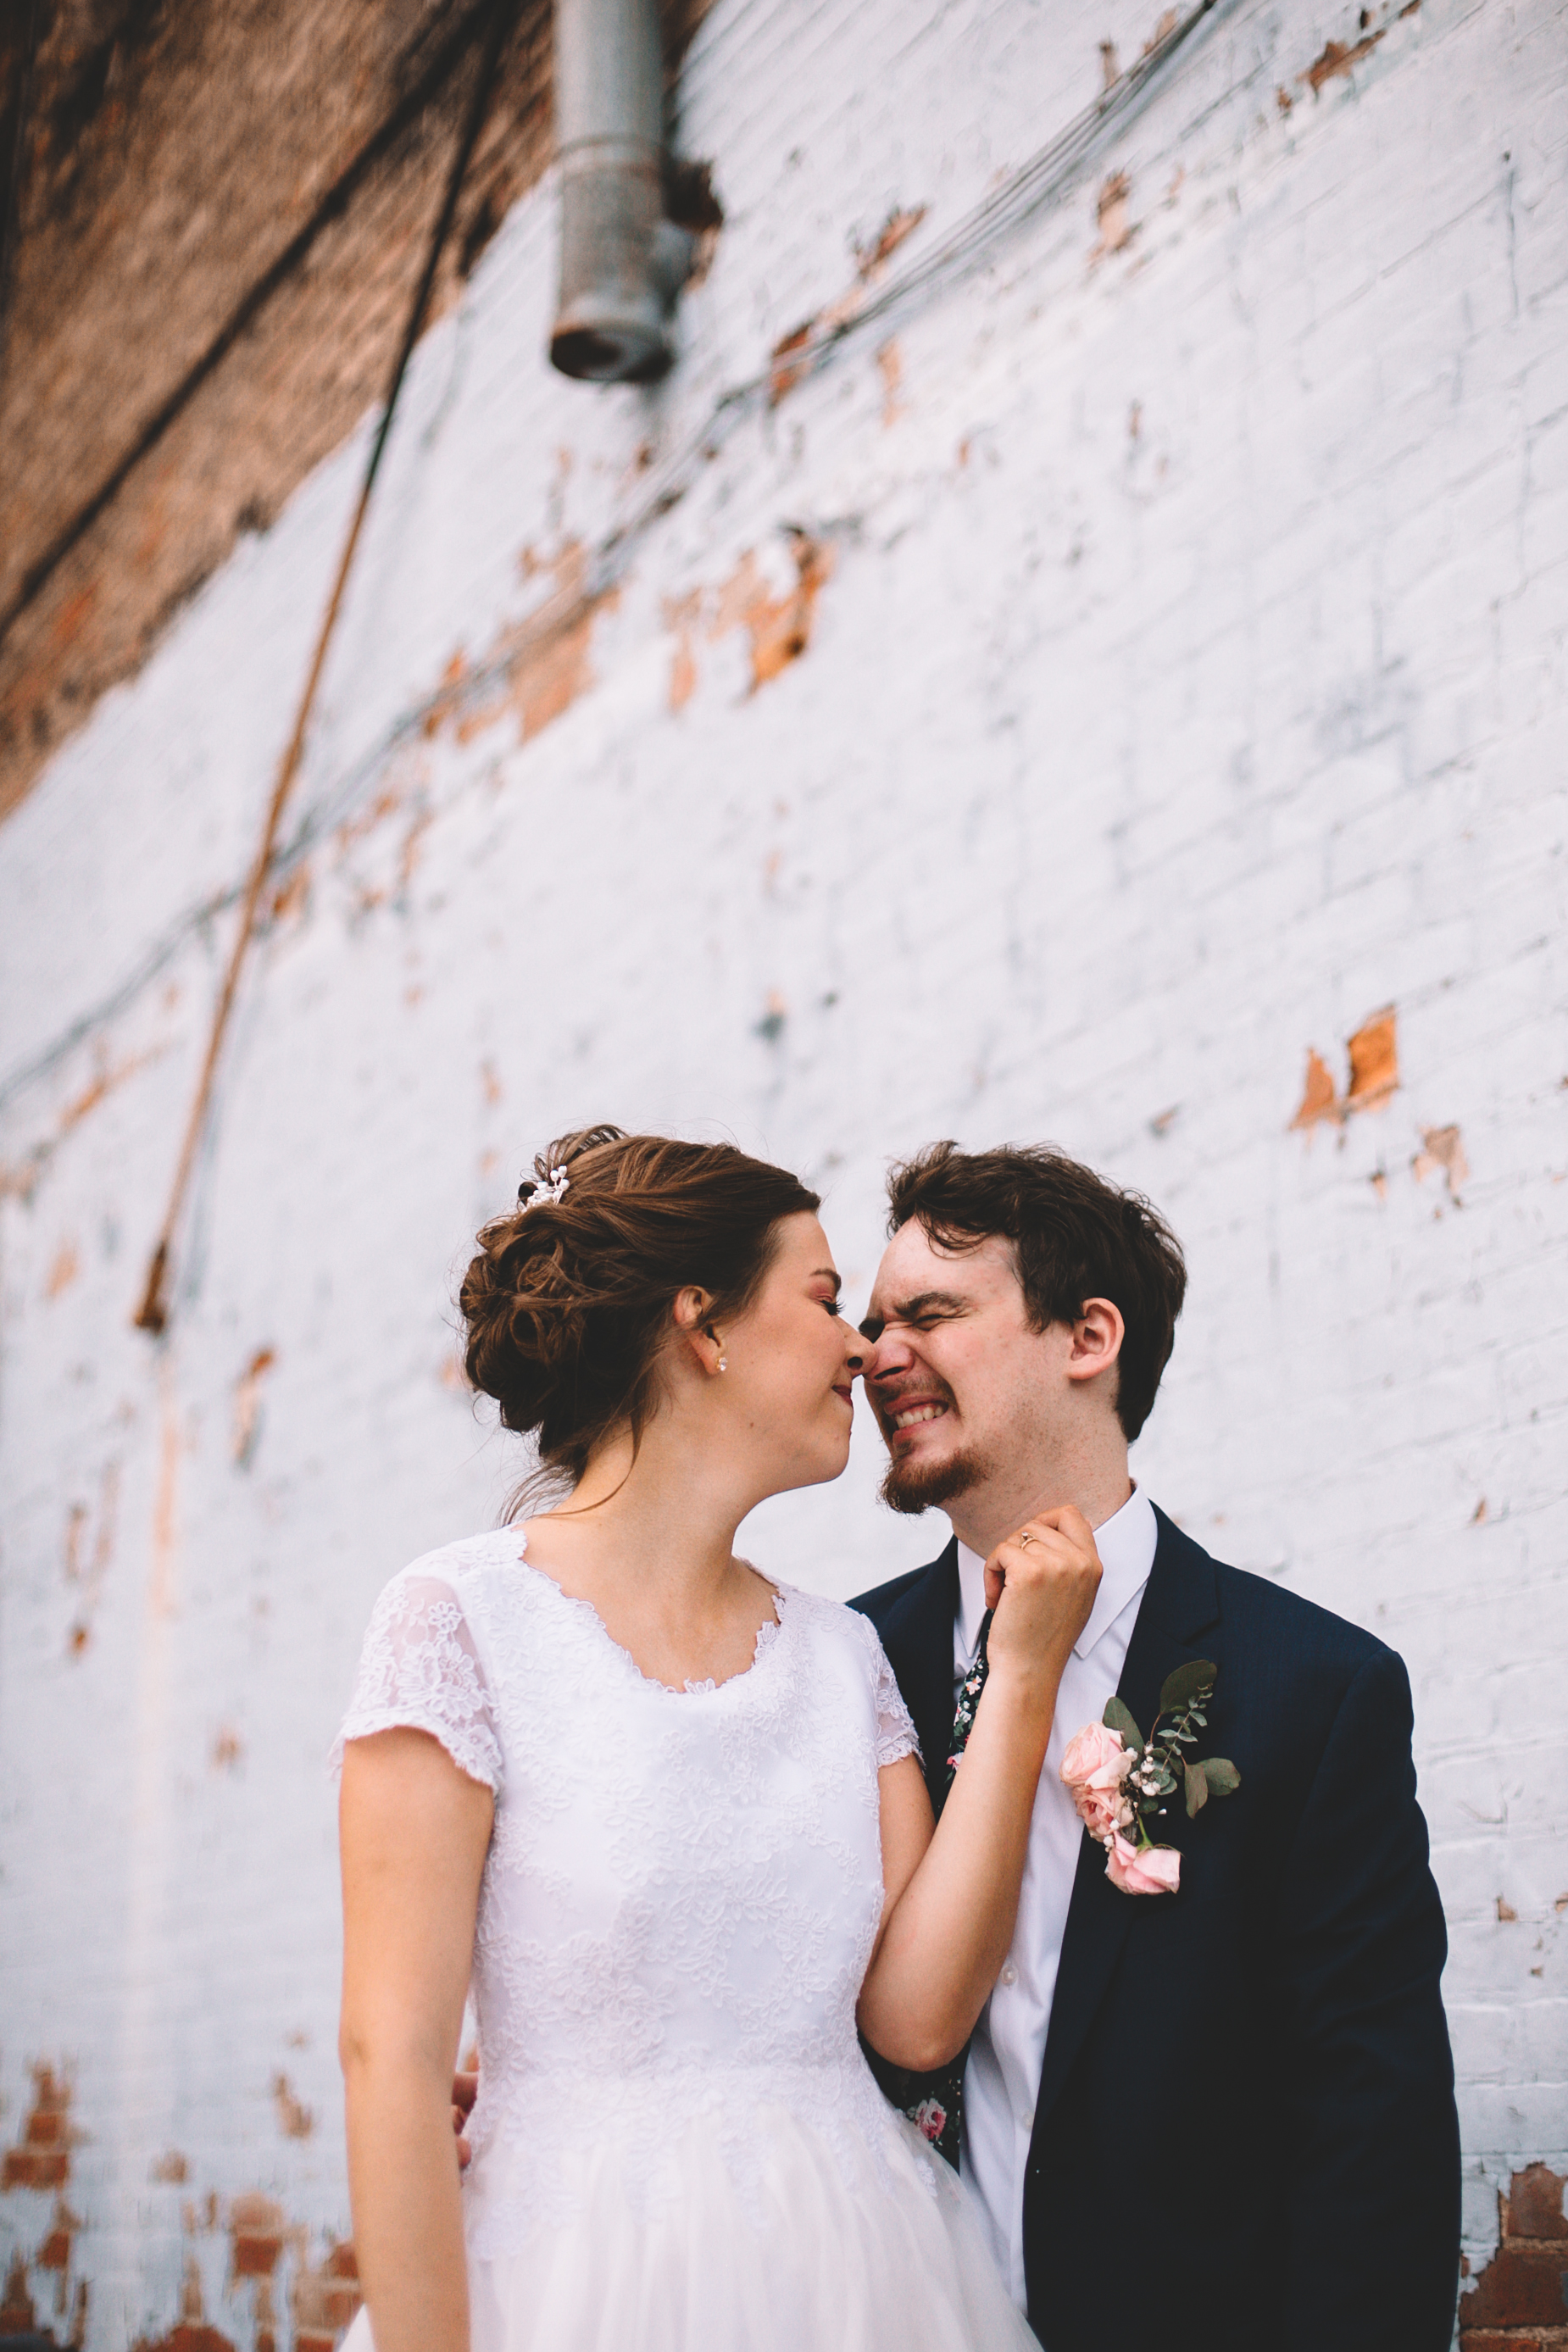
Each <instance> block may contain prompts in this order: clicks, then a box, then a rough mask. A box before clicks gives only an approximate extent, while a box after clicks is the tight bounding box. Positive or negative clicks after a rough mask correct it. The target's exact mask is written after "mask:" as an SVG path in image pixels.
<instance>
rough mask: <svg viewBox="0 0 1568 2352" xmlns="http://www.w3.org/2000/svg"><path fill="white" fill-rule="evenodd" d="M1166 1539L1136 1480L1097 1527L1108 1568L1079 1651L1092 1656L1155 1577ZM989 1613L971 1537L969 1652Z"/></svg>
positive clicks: (962, 1572) (965, 1636)
mask: <svg viewBox="0 0 1568 2352" xmlns="http://www.w3.org/2000/svg"><path fill="white" fill-rule="evenodd" d="M1159 1539H1160V1529H1159V1524H1158V1522H1157V1521H1156V1519H1155V1517H1154V1506H1153V1504H1152V1502H1151V1501H1150V1500H1149V1497H1148V1496H1147V1495H1145V1494H1143V1493H1142V1491H1141V1490H1140V1489H1139V1488H1138V1487H1136V1486H1134V1488H1133V1489H1132V1492H1131V1495H1130V1496H1129V1497H1128V1499H1127V1501H1126V1502H1125V1503H1123V1504H1122V1506H1121V1509H1120V1510H1119V1511H1112V1513H1111V1515H1110V1517H1109V1518H1108V1519H1104V1520H1102V1521H1101V1522H1100V1526H1099V1527H1098V1528H1096V1529H1095V1531H1094V1548H1095V1549H1096V1551H1098V1552H1099V1554H1100V1567H1101V1569H1102V1570H1103V1571H1104V1573H1103V1574H1102V1575H1101V1577H1100V1591H1098V1592H1097V1593H1096V1594H1095V1596H1094V1607H1093V1608H1092V1609H1091V1610H1090V1611H1089V1622H1088V1623H1087V1624H1086V1625H1085V1627H1084V1629H1083V1631H1082V1633H1080V1634H1079V1637H1078V1640H1077V1641H1076V1642H1075V1643H1073V1645H1072V1646H1073V1655H1074V1656H1075V1657H1077V1658H1087V1657H1088V1655H1089V1652H1090V1651H1091V1650H1092V1649H1093V1648H1094V1646H1095V1644H1096V1643H1097V1642H1098V1641H1099V1640H1100V1636H1101V1634H1102V1633H1108V1632H1109V1631H1110V1627H1111V1626H1112V1625H1114V1624H1115V1622H1116V1621H1117V1619H1118V1618H1119V1617H1120V1616H1121V1612H1122V1611H1123V1610H1124V1609H1125V1608H1126V1607H1127V1605H1128V1603H1129V1602H1130V1601H1135V1600H1136V1599H1137V1597H1138V1595H1139V1594H1140V1593H1141V1592H1142V1590H1143V1587H1144V1586H1145V1585H1146V1584H1147V1583H1148V1581H1149V1571H1150V1570H1151V1569H1152V1567H1153V1565H1154V1549H1155V1546H1156V1545H1157V1544H1158V1542H1159ZM984 1614H985V1562H984V1559H982V1558H981V1556H980V1554H979V1553H978V1552H975V1551H971V1550H970V1549H969V1546H968V1545H967V1544H966V1543H960V1545H959V1547H958V1633H959V1639H960V1641H961V1642H962V1643H963V1649H964V1654H965V1655H966V1656H967V1657H973V1655H974V1645H975V1643H976V1642H978V1641H979V1639H980V1621H981V1619H982V1617H984Z"/></svg>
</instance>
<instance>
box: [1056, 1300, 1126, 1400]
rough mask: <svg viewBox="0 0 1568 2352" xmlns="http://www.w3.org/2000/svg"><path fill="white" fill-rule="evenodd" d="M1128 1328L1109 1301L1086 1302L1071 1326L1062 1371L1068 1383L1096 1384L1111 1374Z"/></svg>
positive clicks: (1119, 1311) (1119, 1308)
mask: <svg viewBox="0 0 1568 2352" xmlns="http://www.w3.org/2000/svg"><path fill="white" fill-rule="evenodd" d="M1126 1336H1127V1326H1126V1324H1125V1322H1124V1321H1123V1320H1122V1315H1121V1307H1118V1306H1117V1304H1116V1302H1115V1300H1114V1299H1111V1298H1086V1299H1085V1300H1084V1302H1083V1305H1082V1307H1081V1308H1080V1309H1079V1315H1078V1318H1077V1320H1076V1321H1075V1322H1074V1324H1073V1325H1072V1346H1071V1349H1069V1351H1068V1360H1067V1363H1066V1366H1065V1367H1064V1369H1065V1370H1066V1372H1067V1376H1068V1380H1069V1381H1097V1380H1099V1379H1100V1377H1101V1375H1102V1374H1103V1373H1106V1372H1114V1370H1115V1368H1116V1362H1117V1359H1118V1358H1119V1357H1120V1355H1121V1342H1122V1340H1123V1339H1125V1338H1126Z"/></svg>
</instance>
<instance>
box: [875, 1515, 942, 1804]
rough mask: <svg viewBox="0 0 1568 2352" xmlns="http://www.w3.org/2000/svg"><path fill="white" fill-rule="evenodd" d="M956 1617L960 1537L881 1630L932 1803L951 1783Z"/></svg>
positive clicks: (921, 1579) (914, 1587)
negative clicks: (910, 1719)
mask: <svg viewBox="0 0 1568 2352" xmlns="http://www.w3.org/2000/svg"><path fill="white" fill-rule="evenodd" d="M957 1615H958V1538H957V1537H956V1536H954V1537H953V1538H952V1541H951V1542H950V1543H949V1545H948V1547H947V1549H946V1550H945V1551H944V1552H943V1553H942V1557H941V1559H933V1560H932V1562H931V1566H930V1567H929V1568H928V1569H927V1570H926V1571H925V1573H924V1574H923V1575H922V1576H921V1578H920V1579H919V1580H918V1581H917V1582H916V1583H914V1584H913V1585H911V1586H910V1590H909V1591H908V1592H907V1593H905V1595H904V1597H903V1599H902V1600H901V1601H899V1602H898V1603H897V1604H896V1605H895V1607H894V1608H893V1610H892V1611H891V1612H890V1613H889V1617H888V1619H887V1621H886V1622H885V1623H884V1624H883V1626H882V1629H881V1631H882V1646H883V1648H884V1649H885V1650H886V1651H887V1654H888V1663H889V1665H890V1666H891V1667H892V1669H893V1672H894V1674H895V1675H897V1676H898V1679H899V1688H900V1690H901V1691H902V1693H903V1695H904V1705H905V1706H907V1707H908V1708H909V1710H910V1716H911V1717H913V1720H914V1727H915V1734H916V1737H917V1738H918V1739H919V1740H920V1743H921V1756H922V1758H923V1759H924V1761H925V1775H926V1786H927V1788H928V1789H930V1790H931V1804H932V1806H933V1808H934V1807H936V1806H938V1805H939V1804H940V1802H941V1797H942V1790H943V1789H944V1787H945V1785H946V1781H947V1748H948V1741H949V1738H951V1736H952V1627H953V1621H954V1619H955V1618H956V1617H957Z"/></svg>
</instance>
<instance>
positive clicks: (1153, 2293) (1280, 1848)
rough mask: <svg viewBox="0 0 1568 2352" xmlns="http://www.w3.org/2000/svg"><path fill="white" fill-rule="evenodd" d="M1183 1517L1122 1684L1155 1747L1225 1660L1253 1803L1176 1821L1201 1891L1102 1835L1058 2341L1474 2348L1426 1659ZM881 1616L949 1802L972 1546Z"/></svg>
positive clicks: (1082, 2020)
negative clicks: (960, 1628) (1168, 1711)
mask: <svg viewBox="0 0 1568 2352" xmlns="http://www.w3.org/2000/svg"><path fill="white" fill-rule="evenodd" d="M1157 1517H1158V1518H1159V1529H1160V1534H1159V1544H1158V1548H1157V1549H1156V1552H1155V1555H1154V1566H1153V1569H1152V1572H1151V1575H1150V1578H1149V1583H1148V1586H1147V1589H1146V1591H1145V1592H1144V1596H1143V1601H1142V1606H1141V1607H1140V1609H1139V1612H1138V1620H1137V1623H1136V1626H1135V1627H1134V1630H1133V1634H1132V1640H1131V1644H1130V1646H1129V1648H1128V1652H1127V1663H1126V1666H1125V1668H1124V1669H1123V1672H1122V1675H1121V1685H1120V1690H1121V1697H1122V1698H1123V1700H1124V1701H1125V1702H1126V1704H1127V1706H1129V1707H1130V1708H1131V1711H1132V1715H1133V1717H1134V1718H1135V1720H1136V1721H1137V1722H1138V1723H1139V1725H1140V1726H1141V1727H1142V1729H1143V1730H1144V1731H1145V1732H1147V1731H1148V1729H1149V1727H1150V1725H1151V1723H1152V1719H1153V1717H1154V1714H1155V1711H1156V1708H1157V1706H1158V1699H1159V1691H1160V1685H1161V1684H1162V1683H1163V1681H1164V1679H1165V1676H1166V1675H1168V1674H1169V1673H1170V1672H1171V1670H1172V1668H1173V1667H1174V1666H1178V1665H1180V1664H1182V1663H1183V1661H1184V1660H1185V1659H1188V1658H1198V1657H1202V1658H1212V1659H1213V1660H1214V1661H1215V1664H1216V1665H1217V1666H1218V1668H1219V1678H1218V1684H1217V1686H1216V1690H1215V1700H1214V1704H1213V1706H1212V1708H1211V1710H1210V1713H1209V1727H1208V1734H1207V1746H1206V1751H1205V1752H1207V1753H1209V1754H1212V1755H1219V1756H1228V1757H1229V1758H1230V1759H1232V1761H1233V1762H1234V1763H1235V1764H1236V1766H1237V1769H1238V1770H1239V1772H1240V1774H1241V1787H1240V1789H1239V1790H1238V1791H1237V1794H1236V1795H1235V1796H1232V1797H1228V1798H1226V1799H1225V1800H1224V1801H1220V1802H1215V1803H1211V1804H1209V1805H1207V1806H1205V1808H1204V1810H1203V1811H1201V1812H1200V1813H1199V1814H1198V1816H1197V1818H1196V1820H1195V1821H1191V1822H1189V1821H1188V1819H1187V1818H1186V1813H1185V1811H1184V1808H1182V1807H1181V1806H1180V1805H1179V1804H1178V1805H1177V1806H1176V1807H1175V1808H1174V1809H1173V1813H1172V1815H1171V1817H1170V1819H1169V1821H1168V1822H1163V1823H1162V1824H1161V1829H1162V1833H1163V1837H1164V1839H1165V1842H1166V1843H1170V1844H1172V1845H1176V1846H1179V1847H1180V1848H1181V1849H1182V1883H1181V1888H1180V1891H1179V1893H1177V1894H1176V1895H1141V1896H1140V1895H1121V1894H1118V1892H1117V1890H1116V1889H1115V1887H1113V1886H1112V1885H1111V1884H1110V1880H1109V1879H1108V1878H1107V1877H1106V1875H1105V1857H1104V1854H1103V1853H1102V1852H1101V1850H1100V1847H1098V1846H1097V1845H1096V1844H1095V1843H1093V1841H1092V1840H1091V1839H1090V1838H1089V1836H1088V1835H1087V1833H1086V1835H1085V1837H1084V1840H1083V1843H1082V1846H1081V1848H1080V1850H1079V1861H1078V1872H1077V1875H1076V1877H1075V1879H1074V1882H1073V1891H1072V1900H1071V1906H1070V1908H1069V1910H1068V1924H1067V1932H1066V1936H1065V1938H1064V1941H1063V1945H1062V1954H1061V1966H1060V1970H1059V1973H1058V1978H1057V1987H1056V1997H1055V2000H1054V2002H1053V2005H1052V2009H1051V2021H1050V2030H1049V2033H1048V2035H1047V2042H1046V2053H1045V2064H1044V2071H1043V2073H1042V2076H1041V2081H1040V2094H1039V2102H1038V2105H1037V2108H1036V2113H1035V2128H1034V2137H1033V2140H1032V2142H1031V2145H1030V2149H1029V2160H1028V2168H1027V2172H1026V2181H1025V2188H1024V2232H1025V2263H1026V2275H1027V2281H1028V2295H1029V2319H1030V2322H1031V2325H1032V2326H1034V2328H1035V2331H1036V2333H1037V2335H1038V2336H1039V2337H1040V2339H1041V2341H1042V2343H1043V2344H1044V2345H1045V2347H1046V2352H1104V2347H1106V2346H1107V2345H1108V2344H1112V2345H1118V2346H1121V2345H1125V2346H1132V2347H1152V2352H1262V2347H1268V2352H1447V2347H1448V2345H1449V2343H1450V2340H1451V2334H1452V2328H1453V2321H1454V2301H1455V2294H1456V2289H1457V2284H1458V2237H1459V2153H1458V2122H1457V2118H1456V2116H1455V2110H1454V2075H1453V2066H1452V2062H1451V2060H1450V2057H1449V2052H1448V2032H1447V2023H1446V2021H1445V2019H1444V2015H1443V2005H1442V2000H1441V1998H1440V1994H1439V1990H1438V1979H1439V1977H1440V1976H1441V1973H1442V1968H1443V1962H1444V1958H1445V1956H1446V1953H1447V1936H1446V1933H1445V1929H1444V1925H1443V1912H1442V1906H1441V1905H1440V1903H1439V1900H1438V1896H1437V1889H1436V1885H1435V1884H1434V1883H1433V1878H1432V1873H1431V1870H1430V1868H1429V1866H1428V1863H1427V1845H1426V1822H1424V1821H1423V1819H1422V1816H1421V1811H1420V1808H1419V1806H1418V1805H1417V1804H1416V1801H1415V1767H1414V1765H1413V1763H1412V1761H1411V1754H1410V1736H1411V1705H1410V1685H1409V1680H1408V1677H1407V1676H1406V1675H1405V1666H1404V1664H1403V1662H1402V1661H1401V1660H1400V1659H1399V1658H1398V1657H1397V1656H1396V1655H1395V1654H1394V1652H1393V1651H1392V1650H1390V1649H1387V1648H1385V1647H1384V1644H1383V1643H1381V1642H1378V1641H1376V1640H1374V1639H1373V1636H1372V1635H1371V1634H1369V1633H1362V1632H1361V1631H1359V1629H1358V1628H1357V1627H1355V1626H1353V1625H1350V1624H1347V1623H1346V1622H1344V1620H1343V1619H1342V1618H1339V1617H1334V1616H1331V1615H1330V1613H1329V1612H1328V1611H1327V1610H1324V1609H1318V1608H1314V1607H1313V1606H1312V1604H1311V1603H1310V1601H1301V1600H1298V1599H1297V1598H1296V1597H1295V1596H1294V1595H1293V1594H1290V1593H1288V1592H1282V1591H1279V1588H1278V1587H1277V1586H1275V1585H1272V1584H1269V1583H1268V1582H1267V1581H1266V1580H1264V1579H1263V1578H1261V1577H1257V1576H1248V1575H1246V1574H1244V1573H1243V1572H1242V1571H1241V1570H1238V1569H1234V1568H1226V1567H1223V1566H1222V1565H1221V1564H1220V1562H1219V1561H1217V1560H1215V1559H1210V1558H1209V1555H1208V1554H1207V1552H1205V1551H1204V1550H1202V1549H1200V1547H1199V1546H1198V1545H1197V1544H1195V1543H1194V1542H1192V1541H1191V1539H1190V1538H1188V1537H1186V1536H1184V1535H1183V1534H1182V1532H1181V1530H1180V1529H1179V1528H1176V1527H1174V1526H1173V1524H1172V1522H1171V1521H1170V1520H1169V1519H1168V1518H1166V1517H1164V1515H1163V1513H1159V1514H1157ZM854 1606H855V1607H856V1608H858V1609H861V1610H863V1611H864V1612H865V1613H866V1615H867V1616H868V1617H869V1618H870V1620H871V1622H872V1623H873V1624H874V1625H875V1626H876V1628H877V1630H878V1632H879V1634H880V1635H881V1637H882V1643H883V1647H884V1648H885V1649H886V1651H887V1654H888V1656H889V1660H890V1662H891V1664H892V1667H893V1671H894V1673H895V1674H896V1675H897V1676H898V1678H899V1685H900V1689H901V1690H902V1692H903V1695H904V1699H905V1702H906V1704H907V1706H909V1709H910V1714H911V1716H912V1717H914V1722H915V1728H916V1730H917V1731H918V1733H919V1735H920V1741H921V1753H922V1755H923V1756H924V1758H925V1763H926V1772H927V1777H928V1779H929V1780H930V1781H931V1789H932V1795H933V1798H934V1796H935V1793H936V1790H937V1787H938V1785H939V1784H940V1781H941V1779H942V1770H943V1766H944V1761H945V1758H946V1754H947V1744H948V1734H949V1731H950V1730H951V1728H952V1627H953V1618H954V1614H955V1612H956V1610H957V1606H958V1553H957V1547H956V1543H950V1544H949V1546H948V1548H947V1549H946V1551H945V1552H943V1554H942V1557H941V1559H936V1560H933V1561H932V1562H931V1564H930V1566H929V1567H926V1568H923V1569H917V1570H915V1571H914V1572H913V1574H911V1575H909V1576H902V1577H899V1578H898V1579H896V1580H894V1582H892V1583H891V1584H885V1585H883V1586H881V1587H880V1588H879V1590H878V1591H875V1592H868V1593H866V1594H864V1595H863V1596H862V1597H861V1598H860V1599H859V1600H858V1601H856V1602H855V1604H854ZM1073 1728H1074V1729H1075V1730H1076V1729H1077V1726H1076V1725H1075V1726H1073Z"/></svg>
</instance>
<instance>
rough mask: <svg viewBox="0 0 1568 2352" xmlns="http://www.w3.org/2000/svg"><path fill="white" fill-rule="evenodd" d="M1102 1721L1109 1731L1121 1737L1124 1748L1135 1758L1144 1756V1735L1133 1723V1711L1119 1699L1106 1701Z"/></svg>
mask: <svg viewBox="0 0 1568 2352" xmlns="http://www.w3.org/2000/svg"><path fill="white" fill-rule="evenodd" d="M1100 1721H1101V1723H1103V1724H1104V1726H1105V1727H1106V1729H1107V1731H1114V1732H1117V1733H1119V1734H1120V1735H1121V1745H1122V1746H1123V1748H1127V1749H1129V1750H1130V1752H1131V1754H1132V1755H1134V1756H1139V1755H1142V1751H1143V1734H1142V1732H1141V1731H1140V1730H1139V1728H1138V1726H1137V1725H1136V1724H1135V1723H1134V1722H1133V1720H1132V1717H1131V1711H1130V1710H1129V1709H1128V1708H1127V1707H1125V1706H1122V1704H1121V1700H1120V1699H1119V1698H1114V1697H1112V1698H1108V1699H1107V1700H1106V1702H1105V1713H1104V1714H1103V1715H1102V1716H1101V1717H1100Z"/></svg>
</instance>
